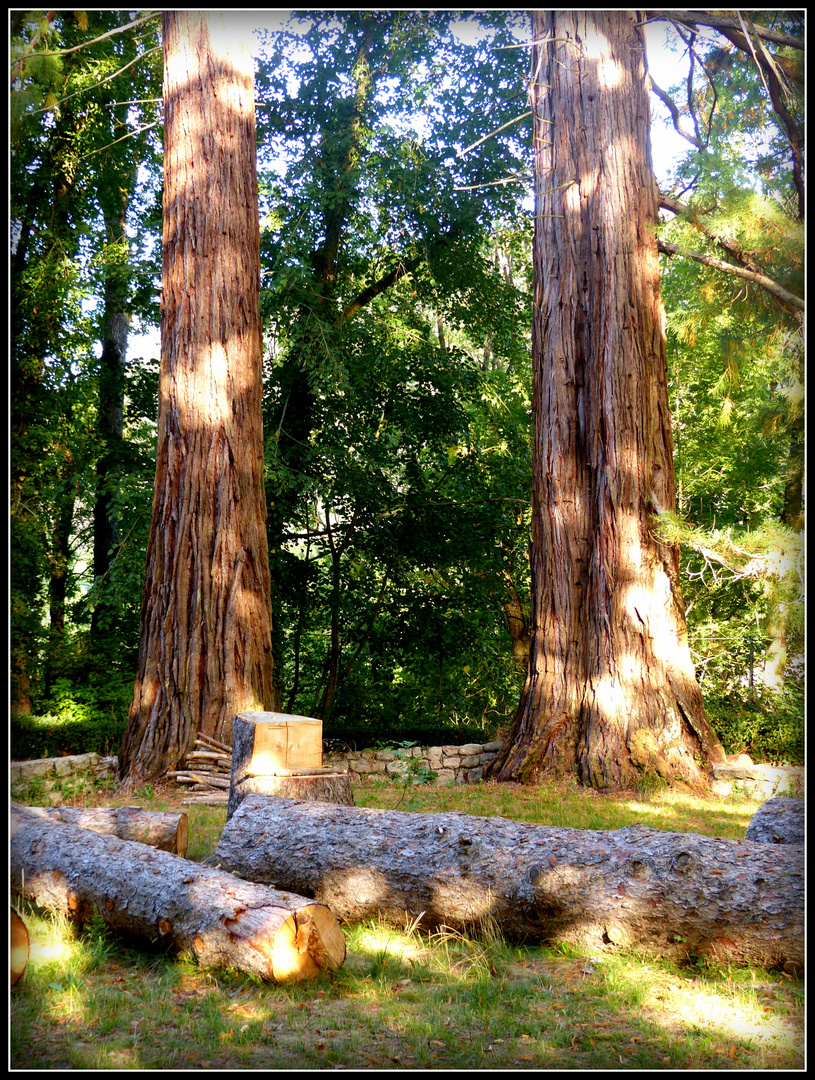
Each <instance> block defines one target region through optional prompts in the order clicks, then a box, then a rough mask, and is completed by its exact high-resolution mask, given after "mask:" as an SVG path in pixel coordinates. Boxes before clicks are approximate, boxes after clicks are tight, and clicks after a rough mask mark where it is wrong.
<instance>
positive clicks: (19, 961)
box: [11, 908, 29, 986]
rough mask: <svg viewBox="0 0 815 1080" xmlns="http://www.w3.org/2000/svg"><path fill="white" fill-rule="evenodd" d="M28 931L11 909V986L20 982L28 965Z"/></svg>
mask: <svg viewBox="0 0 815 1080" xmlns="http://www.w3.org/2000/svg"><path fill="white" fill-rule="evenodd" d="M28 945H29V942H28V930H26V926H25V923H24V922H23V920H22V919H21V918H20V916H19V915H18V914H17V912H16V911H15V910H14V908H12V909H11V985H12V986H14V985H15V984H16V983H18V982H19V981H20V978H21V977H22V974H23V972H24V971H25V967H26V964H27V963H28Z"/></svg>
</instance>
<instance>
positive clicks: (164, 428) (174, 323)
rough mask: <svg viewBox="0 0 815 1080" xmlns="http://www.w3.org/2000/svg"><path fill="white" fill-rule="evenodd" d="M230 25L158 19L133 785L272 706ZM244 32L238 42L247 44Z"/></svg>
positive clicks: (257, 393) (239, 106) (242, 97)
mask: <svg viewBox="0 0 815 1080" xmlns="http://www.w3.org/2000/svg"><path fill="white" fill-rule="evenodd" d="M240 17H241V13H240V12H234V13H228V14H227V16H226V19H225V20H224V19H223V17H222V16H219V15H218V13H217V12H199V11H167V12H165V13H164V16H163V20H164V22H163V36H164V52H165V71H164V234H163V271H162V286H163V300H162V304H163V311H162V327H161V379H160V387H159V419H158V443H157V452H156V482H155V494H154V499H153V515H152V521H151V527H150V538H149V541H148V550H147V567H146V577H145V586H144V592H143V597H142V615H141V641H140V646H139V666H138V673H137V679H136V685H135V690H134V696H133V703H132V705H131V708H130V714H129V717H128V723H127V728H126V731H125V734H124V738H123V740H122V748H121V752H120V755H119V763H120V770H121V775H122V779H123V781H125V783H126V784H128V785H129V786H133V785H134V784H135V783H136V782H143V781H144V780H147V779H150V778H152V777H155V776H159V775H161V774H163V773H165V772H166V771H167V770H168V769H173V768H176V767H177V766H178V765H179V764H180V762H181V761H182V760H183V758H184V756H185V754H186V753H187V752H188V751H189V750H191V749H192V747H193V744H194V742H195V736H196V732H197V731H199V730H200V731H203V732H204V733H205V734H206V735H210V736H213V737H215V738H216V739H222V740H224V741H225V742H227V743H228V742H229V741H230V738H231V732H232V717H233V716H234V714H235V713H236V712H240V711H242V710H244V709H254V708H260V709H263V708H275V707H276V705H277V691H276V688H275V686H274V680H273V661H272V642H271V625H272V613H271V581H270V574H269V556H268V542H267V537H266V498H265V491H264V483H263V429H262V414H261V394H262V359H263V354H262V340H261V322H260V256H259V245H260V232H259V225H258V194H257V173H256V163H255V114H254V82H253V63H252V56H251V53H250V52H249V50H248V47H247V45H246V43H245V42H244V43H241V42H239V41H238V40H236V38H238V37H239V36H240V35H238V34H237V33H236V27H235V25H233V23H232V22H230V20H231V19H240ZM247 33H248V31H247Z"/></svg>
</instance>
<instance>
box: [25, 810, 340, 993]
mask: <svg viewBox="0 0 815 1080" xmlns="http://www.w3.org/2000/svg"><path fill="white" fill-rule="evenodd" d="M11 820H12V829H11V890H12V893H14V894H16V895H20V896H25V897H26V898H27V899H30V900H33V901H34V902H35V903H37V904H40V905H41V906H42V907H46V908H48V909H50V910H52V911H59V912H62V913H64V914H66V915H68V916H69V917H70V918H72V919H74V920H76V921H78V922H84V921H86V920H87V919H89V918H90V917H91V915H92V914H93V912H94V910H96V911H97V912H98V914H99V915H100V916H101V918H102V919H103V921H104V922H105V923H106V924H107V925H108V926H109V927H111V929H113V930H116V931H118V932H120V933H123V934H126V935H128V936H135V937H139V938H143V939H146V940H148V941H150V942H159V943H162V944H165V945H174V946H175V947H176V948H178V949H179V950H180V951H182V952H189V953H192V954H193V955H194V956H195V957H196V958H197V959H198V960H199V962H200V963H202V964H206V965H208V966H212V967H234V968H237V969H238V970H239V971H245V972H248V973H249V974H252V975H258V976H260V977H261V978H263V979H269V980H274V981H277V982H285V981H299V980H301V979H306V978H311V977H313V976H315V975H317V974H318V973H319V971H320V970H321V969H322V968H326V969H329V970H330V969H333V968H337V967H339V966H340V965H341V964H342V963H343V961H344V959H345V939H344V937H343V934H342V931H341V930H340V929H339V927H338V926H337V922H336V919H335V918H334V916H333V914H332V913H331V911H329V909H328V908H327V907H325V906H324V905H323V904H320V903H314V902H313V901H312V900H311V899H307V898H305V897H303V896H298V895H293V894H292V893H291V892H288V891H283V890H278V889H272V888H269V887H267V886H265V885H259V884H253V883H251V882H248V881H240V880H238V879H236V878H234V877H233V876H232V875H231V874H227V873H223V872H220V871H218V870H213V869H210V868H207V867H204V866H201V865H199V864H198V863H195V862H191V861H190V860H188V859H182V858H180V857H179V856H177V855H171V854H170V853H169V852H166V851H159V850H157V849H156V848H152V847H148V846H147V845H145V844H139V843H136V842H134V841H130V840H119V839H118V838H117V837H112V836H101V835H99V834H97V833H93V832H89V831H88V830H87V829H82V828H79V827H78V826H76V825H65V824H63V823H61V822H52V821H48V820H46V819H44V818H42V817H40V816H39V815H37V814H32V813H29V812H28V811H27V810H26V809H25V808H24V807H14V806H13V807H12V813H11Z"/></svg>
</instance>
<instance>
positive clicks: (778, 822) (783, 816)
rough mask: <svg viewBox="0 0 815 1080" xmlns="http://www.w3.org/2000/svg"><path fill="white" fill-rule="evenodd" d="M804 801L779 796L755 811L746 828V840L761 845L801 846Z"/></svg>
mask: <svg viewBox="0 0 815 1080" xmlns="http://www.w3.org/2000/svg"><path fill="white" fill-rule="evenodd" d="M804 819H805V815H804V800H803V799H790V798H788V797H787V796H785V795H779V796H778V797H777V798H775V799H768V800H767V802H765V803H764V805H763V806H760V807H759V808H758V810H756V812H755V814H753V817H752V819H751V821H750V824H749V825H748V826H747V834H746V835H747V839H748V840H755V841H757V842H759V843H762V844H803V842H804V839H805V831H804Z"/></svg>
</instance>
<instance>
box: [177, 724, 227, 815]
mask: <svg viewBox="0 0 815 1080" xmlns="http://www.w3.org/2000/svg"><path fill="white" fill-rule="evenodd" d="M167 775H168V776H170V777H172V778H173V779H174V780H175V781H176V783H177V784H190V785H191V787H190V798H189V799H184V800H183V801H182V806H194V805H196V804H204V805H210V806H221V805H223V806H226V804H227V802H228V799H229V783H230V777H231V775H232V747H231V746H227V745H226V743H222V742H219V741H218V740H217V739H213V738H212V737H211V736H210V735H204V733H203V732H202V731H199V732H198V733H197V736H196V739H195V748H194V749H193V750H191V751H190V752H189V754H187V756H186V758H185V759H184V768H183V769H177V770H175V771H173V772H169V773H168V774H167Z"/></svg>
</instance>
